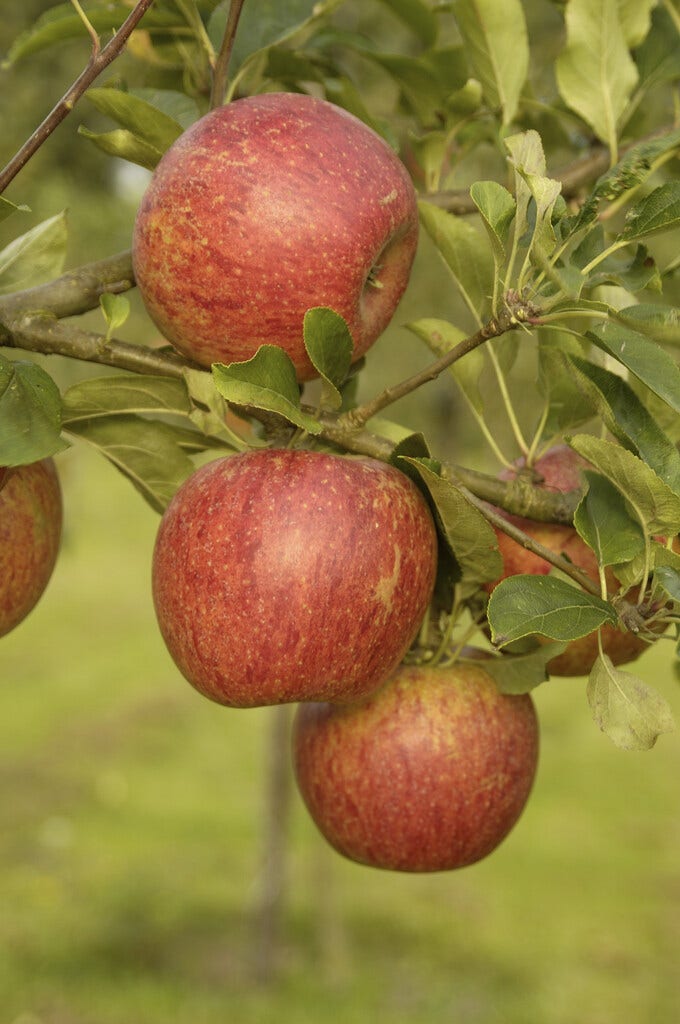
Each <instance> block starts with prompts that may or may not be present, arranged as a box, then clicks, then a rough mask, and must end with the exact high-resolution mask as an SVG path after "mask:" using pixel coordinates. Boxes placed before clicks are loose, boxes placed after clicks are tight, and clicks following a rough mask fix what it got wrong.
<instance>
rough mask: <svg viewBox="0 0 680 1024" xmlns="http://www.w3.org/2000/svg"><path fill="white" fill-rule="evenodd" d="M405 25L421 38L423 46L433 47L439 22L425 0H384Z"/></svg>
mask: <svg viewBox="0 0 680 1024" xmlns="http://www.w3.org/2000/svg"><path fill="white" fill-rule="evenodd" d="M383 3H384V4H386V6H387V7H389V8H390V9H391V10H392V11H394V13H395V14H396V15H397V16H398V17H399V18H401V20H402V21H403V22H404V24H405V25H408V27H409V28H410V29H411V31H412V32H414V33H415V34H416V35H417V36H418V38H419V39H420V41H421V43H422V44H423V46H427V47H431V46H434V43H435V41H436V39H437V32H438V29H439V22H438V21H437V16H436V14H435V12H434V11H433V10H432V8H431V7H430V6H429V5H428V4H427V3H425V0H383Z"/></svg>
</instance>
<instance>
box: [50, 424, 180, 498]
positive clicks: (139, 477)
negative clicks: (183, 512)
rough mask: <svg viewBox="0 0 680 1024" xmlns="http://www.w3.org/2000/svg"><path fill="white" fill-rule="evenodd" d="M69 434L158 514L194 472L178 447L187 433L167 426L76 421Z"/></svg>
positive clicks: (69, 427)
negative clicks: (102, 458) (124, 479)
mask: <svg viewBox="0 0 680 1024" xmlns="http://www.w3.org/2000/svg"><path fill="white" fill-rule="evenodd" d="M68 431H69V434H72V435H73V436H75V437H78V438H79V439H80V440H81V441H84V442H86V443H87V444H89V445H92V447H94V448H96V449H98V451H99V452H100V453H101V454H102V455H104V456H105V457H106V458H107V459H108V460H109V462H111V463H112V464H113V465H114V466H115V467H116V468H117V469H118V470H120V472H121V473H122V474H123V475H124V476H126V477H127V478H128V479H129V480H130V481H131V483H132V484H133V485H134V487H135V488H136V490H137V491H139V493H140V494H141V495H142V497H143V498H144V499H145V500H146V501H147V502H148V504H149V505H150V506H151V507H152V508H153V509H155V510H156V511H157V512H163V511H164V509H165V508H166V507H167V505H168V502H169V501H170V499H171V498H172V496H173V494H174V493H175V491H176V490H177V488H178V487H179V486H180V485H181V484H182V483H183V482H184V481H185V480H186V479H187V477H188V476H189V475H190V474H191V473H192V472H193V470H194V464H193V463H192V461H191V459H190V458H189V456H188V455H187V454H186V452H185V451H184V450H183V445H182V443H181V442H182V441H185V442H186V431H184V430H178V429H177V428H176V427H173V426H172V425H170V424H169V423H161V422H158V421H156V420H148V419H143V418H142V417H141V416H134V415H120V416H102V417H97V418H95V419H91V420H75V421H73V422H71V423H69V426H68ZM194 436H196V437H198V436H199V435H194Z"/></svg>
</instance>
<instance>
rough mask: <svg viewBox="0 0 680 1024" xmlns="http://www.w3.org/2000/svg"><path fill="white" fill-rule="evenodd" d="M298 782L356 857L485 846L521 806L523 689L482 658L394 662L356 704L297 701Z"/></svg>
mask: <svg viewBox="0 0 680 1024" xmlns="http://www.w3.org/2000/svg"><path fill="white" fill-rule="evenodd" d="M292 748H293V765H294V770H295V777H296V780H297V784H298V788H299V790H300V793H301V795H302V798H303V800H304V803H305V804H306V806H307V809H308V811H309V813H310V815H311V817H312V819H313V821H314V822H315V823H316V825H317V827H318V828H319V830H320V831H321V833H322V834H323V835H324V836H325V838H326V839H327V840H328V842H329V843H330V844H331V846H333V847H334V848H335V849H336V850H337V851H338V852H339V853H341V854H344V856H346V857H349V858H350V859H351V860H354V861H357V862H358V863H360V864H366V865H370V866H372V867H378V868H389V869H392V870H396V871H446V870H450V869H453V868H461V867H465V866H466V865H468V864H473V863H474V862H475V861H478V860H481V859H482V858H483V857H486V856H487V854H489V853H491V851H492V850H494V849H495V848H496V847H497V846H498V845H499V843H500V842H501V841H502V840H503V839H504V838H505V836H507V834H508V832H509V831H510V830H511V828H512V827H513V825H514V824H515V822H516V821H517V819H518V818H519V816H520V814H521V813H522V810H523V808H524V806H525V804H526V801H527V798H528V796H529V793H530V790H531V787H532V784H533V781H534V776H535V773H536V765H537V760H538V722H537V717H536V712H535V709H534V704H533V701H532V699H531V697H530V696H529V695H528V694H522V695H513V696H510V695H504V694H501V693H500V692H499V690H498V689H497V687H496V684H495V682H494V680H493V679H492V677H491V676H490V675H489V673H488V672H486V671H485V669H484V668H483V667H482V666H481V665H470V664H463V663H456V664H453V665H451V666H449V667H446V668H433V667H428V666H427V665H409V666H403V667H401V668H400V669H399V670H398V671H397V672H396V673H395V675H394V676H393V677H392V678H391V679H390V680H389V681H388V682H387V683H386V684H385V685H384V686H383V687H382V688H381V689H380V690H379V691H378V692H377V693H375V694H373V695H372V696H370V697H367V698H366V699H364V700H362V701H359V702H357V703H355V704H352V705H349V706H345V707H341V706H338V705H332V704H328V703H325V704H310V703H306V704H301V705H300V707H299V708H298V710H297V712H296V715H295V719H294V723H293V739H292Z"/></svg>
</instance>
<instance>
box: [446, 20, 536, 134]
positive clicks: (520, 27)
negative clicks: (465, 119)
mask: <svg viewBox="0 0 680 1024" xmlns="http://www.w3.org/2000/svg"><path fill="white" fill-rule="evenodd" d="M453 13H454V16H455V18H456V22H457V24H458V29H459V31H460V34H461V36H462V37H463V43H464V46H465V50H466V53H467V56H468V60H469V61H470V65H471V68H472V71H473V73H474V77H475V78H477V79H478V80H479V81H480V82H481V84H482V89H483V91H484V97H485V99H486V102H487V103H488V104H489V106H490V107H492V108H493V109H494V110H500V111H501V115H502V120H503V125H508V124H510V122H511V121H512V120H513V118H514V116H515V114H516V113H517V107H518V106H519V99H520V95H521V92H522V88H523V87H524V83H525V81H526V77H527V72H528V70H529V43H528V39H527V27H526V21H525V18H524V8H523V6H522V4H521V3H520V0H453Z"/></svg>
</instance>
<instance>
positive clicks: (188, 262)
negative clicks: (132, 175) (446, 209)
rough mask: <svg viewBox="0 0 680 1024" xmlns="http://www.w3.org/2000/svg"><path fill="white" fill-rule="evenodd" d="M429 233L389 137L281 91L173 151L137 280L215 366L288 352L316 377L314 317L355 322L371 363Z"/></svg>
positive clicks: (196, 353) (250, 102) (140, 240)
mask: <svg viewBox="0 0 680 1024" xmlns="http://www.w3.org/2000/svg"><path fill="white" fill-rule="evenodd" d="M417 237H418V213H417V206H416V196H415V191H414V188H413V184H412V182H411V179H410V177H409V175H408V173H407V171H406V169H405V167H404V166H403V164H402V163H401V161H400V160H399V159H398V157H397V156H396V154H395V153H394V152H393V151H392V150H391V149H390V147H389V146H388V145H387V143H385V142H384V141H383V140H382V139H381V138H380V136H378V135H376V133H375V132H374V131H372V129H370V128H368V127H367V126H366V125H365V124H363V123H362V122H361V121H359V120H358V119H357V118H355V117H353V116H352V115H351V114H348V113H346V112H345V111H344V110H342V109H340V108H339V107H336V106H334V105H333V104H331V103H327V102H326V101H324V100H318V99H314V98H313V97H311V96H307V95H302V94H298V93H267V94H265V95H261V96H251V97H248V98H247V99H242V100H237V101H235V102H233V103H230V104H228V105H227V106H225V107H220V108H219V109H217V110H213V111H211V112H210V113H209V114H206V115H205V116H204V117H202V118H201V119H200V120H199V121H197V122H196V123H195V124H193V125H192V126H191V127H190V128H189V129H188V130H187V131H186V132H185V133H184V134H183V135H182V136H181V137H180V138H179V139H178V140H177V142H175V143H174V145H172V146H171V147H170V149H169V150H168V151H167V152H166V154H165V155H164V156H163V158H162V160H161V161H160V163H159V164H158V167H157V168H156V171H155V172H154V175H153V178H152V180H151V183H150V185H149V187H148V189H147V192H146V194H145V196H144V198H143V200H142V203H141V206H140V209H139V213H138V215H137V220H136V224H135V230H134V239H133V255H134V267H135V276H136V280H137V284H138V285H139V289H140V291H141V294H142V297H143V299H144V302H145V304H146V307H147V309H148V311H149V313H150V315H151V317H152V319H153V320H154V321H155V323H156V325H157V326H158V327H159V328H160V330H161V331H162V332H163V334H164V335H165V337H166V338H168V339H169V340H170V341H171V342H172V343H173V345H175V346H176V348H178V349H179V350H180V351H181V352H182V353H184V354H185V355H186V356H188V357H190V358H191V359H193V360H195V361H196V362H198V363H201V364H202V365H205V366H208V365H210V364H211V363H213V362H227V363H228V362H232V361H241V360H245V359H249V358H250V357H251V356H252V355H254V353H255V352H256V351H257V349H258V347H259V346H260V345H262V344H265V343H268V344H274V345H279V346H280V347H281V348H283V349H285V351H286V352H287V353H288V355H289V356H290V357H291V359H292V360H293V362H294V364H295V367H296V370H297V373H298V377H299V379H300V380H308V379H310V378H311V377H314V376H316V372H315V370H314V368H313V366H312V364H311V363H310V361H309V359H308V357H307V353H306V351H305V347H304V343H303V338H302V324H303V317H304V314H305V312H306V311H307V310H308V309H309V308H311V307H314V306H330V307H332V308H333V309H334V310H335V311H336V312H337V313H339V314H341V316H343V317H344V318H345V320H346V321H347V323H348V325H349V328H350V331H351V333H352V336H353V339H354V353H353V358H354V359H355V360H356V359H358V358H359V357H360V356H362V355H363V354H364V353H365V352H366V350H367V349H368V348H369V347H370V345H372V344H373V342H374V341H375V340H376V338H377V337H378V335H380V334H381V333H382V331H383V330H384V329H385V327H386V326H387V324H388V323H389V321H390V319H391V318H392V314H393V313H394V310H395V308H396V306H397V303H398V302H399V299H400V298H401V295H402V293H403V291H404V289H405V288H406V284H407V282H408V278H409V274H410V270H411V264H412V262H413V258H414V255H415V250H416V244H417Z"/></svg>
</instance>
